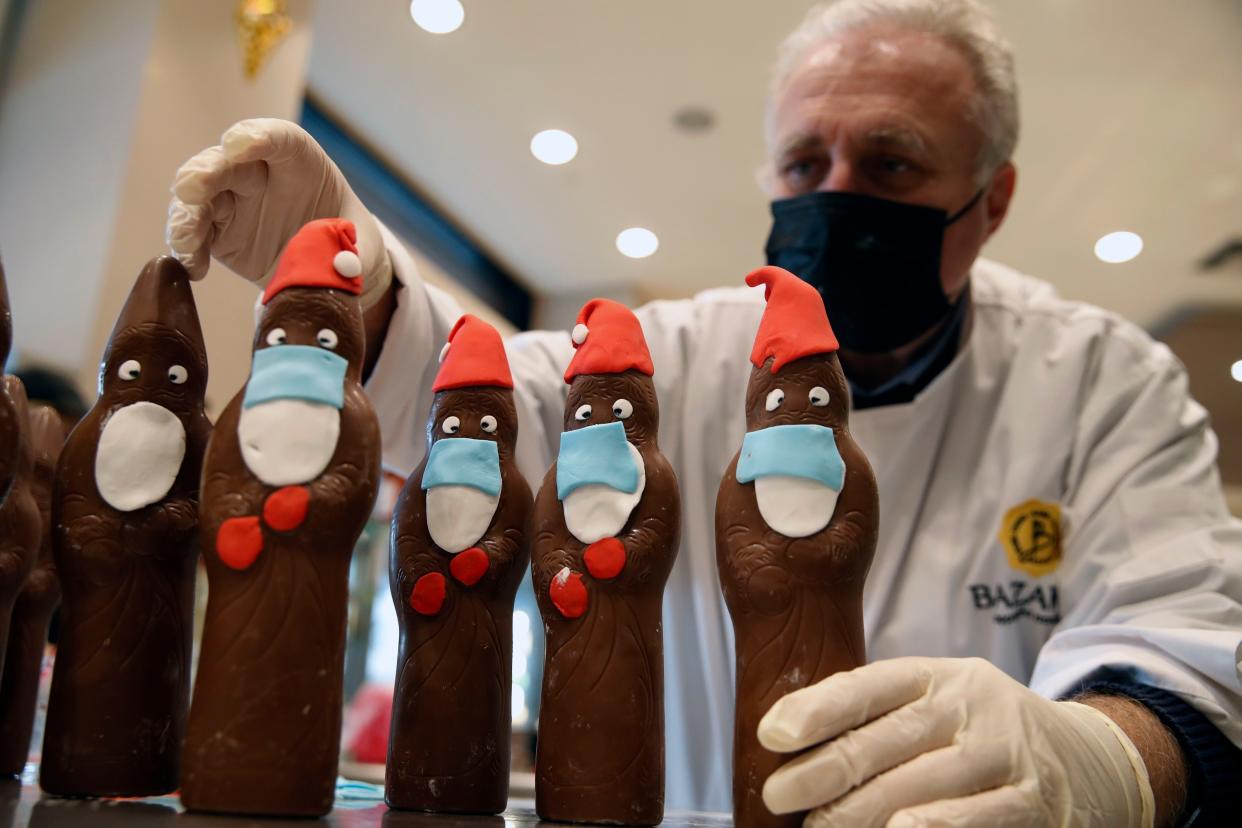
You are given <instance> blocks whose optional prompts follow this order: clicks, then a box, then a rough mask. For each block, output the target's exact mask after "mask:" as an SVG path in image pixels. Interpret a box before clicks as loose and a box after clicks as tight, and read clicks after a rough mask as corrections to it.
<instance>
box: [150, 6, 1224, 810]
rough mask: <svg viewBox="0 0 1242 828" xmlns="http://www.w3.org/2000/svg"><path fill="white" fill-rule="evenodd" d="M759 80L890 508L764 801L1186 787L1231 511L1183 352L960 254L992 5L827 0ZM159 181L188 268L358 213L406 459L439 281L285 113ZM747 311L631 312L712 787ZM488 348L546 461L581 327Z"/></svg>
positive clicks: (684, 692)
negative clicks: (854, 643) (729, 469)
mask: <svg viewBox="0 0 1242 828" xmlns="http://www.w3.org/2000/svg"><path fill="white" fill-rule="evenodd" d="M769 113H770V116H769V123H768V131H769V141H770V147H771V168H770V176H769V182H770V189H771V195H772V197H773V199H774V203H773V215H774V225H773V230H772V235H771V238H770V239H769V242H768V257H769V261H771V262H773V263H776V264H780V265H783V266H785V267H787V268H789V269H791V270H794V272H796V273H798V275H800V276H801V277H802V278H804V279H806V280H808V281H810V282H811V283H813V284H815V285H816V286H817V287H819V288H821V290H822V292H823V294H824V296H825V302H826V305H827V307H828V312H829V316H830V318H831V319H832V323H833V326H834V328H835V329H836V331H837V334H838V337H839V339H840V340H841V346H842V349H841V352H840V357H841V363H842V365H843V366H844V368H845V371H846V373H847V376H848V377H849V379H850V380H851V384H852V386H853V391H854V396H855V411H854V413H853V414H852V415H851V422H852V431H853V433H854V435H855V437H856V439H858V440H859V442H860V443H861V444H862V446H863V448H864V449H865V450H866V452H867V454H868V456H869V458H870V459H871V462H872V465H873V467H874V468H875V472H876V477H877V480H878V483H879V488H880V496H881V516H882V517H881V530H880V540H879V546H878V549H877V554H876V558H875V565H874V566H873V568H872V571H871V574H870V576H869V579H868V585H867V592H866V595H865V621H866V627H867V642H868V648H869V655H870V657H871V659H872V660H873V661H874V662H875V663H873V664H870V665H868V666H866V667H863V668H860V669H858V670H855V671H852V672H850V673H846V674H841V675H838V676H833V677H832V678H830V679H828V680H827V681H826V682H824V683H822V684H821V685H816V686H813V687H810V688H807V689H805V690H803V691H799V692H798V693H796V694H792V695H791V696H789V697H786V698H785V699H783V700H782V701H781V702H778V703H777V704H776V705H775V706H774V708H773V709H772V711H771V712H770V713H769V714H768V716H767V718H765V720H764V721H763V723H762V724H761V726H760V738H761V740H762V741H763V743H764V744H765V745H766V746H768V747H769V748H770V749H774V750H782V751H790V752H793V751H799V750H802V749H804V748H813V749H812V750H810V751H808V752H807V753H805V754H803V755H802V756H801V757H800V758H799V759H797V760H794V761H793V762H791V763H789V764H788V765H786V766H785V768H783V769H782V770H781V771H778V773H777V774H775V775H774V776H773V777H772V778H771V780H770V781H769V783H768V785H767V788H766V789H765V799H766V802H767V803H768V805H769V807H771V808H772V809H773V810H778V811H795V810H800V809H808V808H813V809H816V810H814V811H813V823H814V824H820V825H881V824H885V823H887V824H890V825H916V824H923V823H925V822H926V823H933V822H934V823H936V824H951V825H966V824H976V825H997V824H1022V825H1043V824H1055V825H1060V824H1065V825H1110V826H1111V825H1151V824H1153V821H1154V823H1155V824H1157V825H1167V824H1173V823H1174V821H1175V820H1176V819H1178V817H1179V815H1183V816H1184V817H1186V816H1189V815H1190V813H1191V812H1192V811H1193V809H1195V808H1201V809H1203V810H1204V811H1205V814H1206V812H1207V811H1208V810H1209V809H1211V808H1213V807H1217V806H1218V802H1217V800H1218V799H1220V800H1223V798H1224V797H1225V796H1227V795H1229V790H1228V774H1229V773H1230V772H1231V770H1230V769H1231V768H1233V767H1235V766H1234V765H1232V764H1231V763H1233V762H1236V760H1237V755H1238V753H1237V748H1235V747H1234V745H1236V744H1240V743H1242V721H1240V719H1239V717H1240V715H1242V680H1240V678H1239V667H1238V659H1237V654H1238V650H1239V646H1240V644H1242V561H1240V560H1239V557H1238V554H1239V553H1238V549H1239V546H1240V545H1242V526H1240V525H1239V523H1238V522H1237V521H1235V520H1233V519H1232V518H1230V517H1229V516H1228V514H1227V511H1226V509H1225V505H1224V502H1223V498H1222V496H1221V490H1220V483H1219V480H1218V475H1217V472H1216V469H1215V452H1216V440H1215V437H1214V435H1213V434H1212V432H1211V430H1210V428H1209V427H1208V424H1207V418H1206V414H1205V412H1204V411H1203V410H1202V408H1200V407H1199V406H1198V405H1197V404H1196V403H1194V401H1193V400H1191V399H1190V398H1189V397H1188V395H1187V390H1186V379H1185V374H1184V371H1183V370H1182V368H1181V366H1180V364H1179V363H1178V362H1177V360H1176V359H1175V358H1174V357H1173V356H1172V355H1171V354H1170V352H1169V351H1168V350H1167V349H1166V348H1164V347H1163V346H1161V345H1158V344H1155V343H1153V342H1152V341H1151V340H1150V339H1149V338H1148V337H1146V336H1145V335H1144V334H1143V333H1142V332H1140V331H1139V330H1138V329H1136V328H1135V327H1133V326H1132V325H1129V324H1127V323H1126V322H1124V321H1123V320H1121V319H1118V318H1117V317H1116V316H1114V315H1112V314H1109V313H1107V312H1105V311H1102V310H1099V309H1096V308H1091V307H1088V306H1085V305H1081V304H1078V303H1072V302H1067V301H1064V300H1061V299H1059V298H1058V297H1057V296H1056V295H1055V294H1054V293H1053V291H1052V290H1051V288H1050V287H1049V286H1047V285H1045V284H1043V283H1041V282H1038V281H1035V280H1033V279H1030V278H1028V277H1025V276H1022V275H1019V274H1017V273H1015V272H1013V271H1011V270H1009V269H1006V268H1004V267H1002V266H1000V265H997V264H995V263H992V262H988V261H985V260H980V259H978V258H977V257H978V254H979V251H980V249H981V247H982V245H983V244H984V242H985V241H986V240H987V238H988V237H989V236H990V235H991V234H992V233H993V232H995V230H996V229H997V228H998V227H999V226H1000V224H1001V222H1002V221H1003V219H1004V217H1005V214H1006V211H1007V208H1008V206H1009V201H1010V198H1011V197H1012V195H1013V191H1014V185H1015V171H1014V167H1013V165H1012V163H1011V162H1010V158H1011V155H1012V152H1013V148H1014V144H1015V142H1016V137H1017V114H1016V113H1017V106H1016V93H1015V85H1014V80H1013V73H1012V59H1011V56H1010V52H1009V50H1008V47H1007V46H1006V45H1005V43H1004V42H1003V40H1001V39H1000V37H999V35H998V34H997V33H996V31H995V30H994V27H993V25H992V22H991V19H990V17H989V16H988V15H987V14H986V12H984V11H983V10H982V8H981V7H980V6H979V5H978V4H977V2H976V0H842V2H839V3H837V4H835V5H831V6H827V7H820V8H817V9H815V10H813V11H812V12H811V13H810V14H809V15H808V17H807V19H806V21H805V22H804V24H803V25H802V26H801V27H800V28H799V29H798V30H797V31H795V32H794V33H793V34H792V35H790V37H789V38H788V39H787V40H786V42H785V44H784V45H783V47H782V52H781V57H780V59H779V61H778V65H777V71H776V75H775V79H774V85H773V89H772V94H771V100H770V106H769ZM174 194H175V196H176V198H175V199H174V201H173V205H172V208H171V212H170V219H169V240H170V244H171V246H172V248H173V249H174V251H176V252H177V254H178V255H179V256H181V257H182V259H183V260H184V261H186V262H187V264H188V265H189V266H190V268H191V270H192V272H194V273H195V274H196V275H201V274H202V273H203V272H204V271H205V270H206V267H207V264H208V259H209V257H210V256H214V257H215V258H217V259H219V260H220V261H222V262H223V263H224V264H226V265H227V266H229V267H230V268H232V269H233V270H234V271H236V272H238V273H239V274H241V275H243V276H245V277H247V278H249V279H252V280H255V281H260V282H261V281H262V280H263V279H264V278H265V277H266V276H267V275H268V274H270V272H271V270H272V267H273V265H274V262H275V260H276V256H277V254H278V252H279V250H280V248H281V246H282V245H283V243H284V241H285V240H286V239H287V238H288V236H289V235H290V234H291V233H292V232H293V231H294V230H296V229H297V227H298V226H299V225H300V224H301V223H302V222H304V221H306V220H308V219H310V218H314V217H318V216H325V215H336V214H339V215H343V216H345V217H347V218H350V219H352V220H354V222H355V223H357V224H358V227H359V248H360V250H361V251H362V252H363V256H364V267H365V271H364V272H365V274H366V276H365V294H364V301H365V303H366V304H367V306H368V307H369V308H370V310H369V312H368V333H369V336H370V342H369V344H370V346H371V350H370V353H371V354H372V357H371V361H372V362H371V366H372V369H373V370H372V371H371V374H370V380H369V383H368V386H367V390H368V392H369V393H370V395H371V397H372V399H373V401H374V403H375V406H376V409H377V411H378V412H379V414H380V418H381V423H382V426H383V432H384V456H385V460H386V462H387V463H389V464H390V465H391V466H393V467H394V468H396V469H399V470H402V471H408V470H409V469H412V468H413V467H414V466H415V465H416V463H417V462H418V461H419V459H420V455H421V451H422V448H421V447H422V441H421V438H420V437H419V436H418V434H417V431H418V429H419V427H420V424H421V423H422V422H423V420H424V417H425V414H426V411H427V409H428V406H429V404H430V394H431V392H430V385H431V379H432V377H433V375H434V373H435V369H436V365H435V353H436V349H437V345H438V343H440V342H442V341H443V340H444V338H445V336H446V334H447V333H448V330H449V328H450V327H451V325H452V324H453V322H454V321H455V319H456V318H457V316H458V315H459V309H458V308H457V307H456V305H455V304H454V303H453V302H452V300H450V299H449V298H448V297H446V296H445V295H444V294H443V293H441V292H439V291H436V290H434V289H432V288H429V287H427V286H425V285H423V284H422V283H421V282H420V281H419V279H418V277H417V275H416V274H415V273H414V269H413V266H412V264H411V262H410V260H409V258H408V257H407V256H406V255H405V253H404V252H403V251H402V250H401V247H400V245H399V244H398V242H397V241H396V239H394V238H393V237H391V236H390V235H388V234H387V231H386V230H384V229H383V228H381V227H380V226H379V225H378V223H377V222H376V221H375V220H374V219H373V218H372V217H371V216H370V214H369V213H368V212H367V211H366V209H365V207H363V206H362V205H361V204H360V203H359V202H358V199H357V198H356V197H355V196H354V195H353V193H352V192H351V191H350V189H349V187H348V185H347V184H346V183H345V182H344V180H343V178H342V177H341V175H340V173H339V171H337V169H336V168H335V166H334V165H333V164H332V163H331V161H330V160H329V159H327V157H326V156H325V155H324V154H323V152H322V151H321V150H320V149H319V148H318V147H317V146H316V145H315V144H314V142H313V141H311V139H310V138H309V136H307V135H306V134H305V133H304V132H302V131H301V130H300V129H298V128H297V127H295V126H293V125H290V124H286V123H283V122H277V121H248V122H243V123H241V124H238V125H236V126H235V127H233V128H232V129H230V130H229V131H228V132H226V133H225V135H224V137H223V139H222V146H219V147H212V148H210V149H208V150H205V151H204V152H203V153H200V154H199V155H198V156H196V157H195V158H193V159H191V160H190V161H189V162H187V164H186V165H185V166H184V167H183V168H182V170H181V171H180V172H179V173H178V176H177V180H176V182H175V185H174ZM919 208H923V209H919ZM739 279H740V273H739ZM762 310H763V302H762V294H761V293H759V292H757V291H756V292H752V291H750V290H748V289H746V288H724V289H718V290H712V291H707V292H705V293H703V294H700V295H699V296H697V297H695V298H694V299H693V300H686V301H680V302H657V303H652V304H650V305H647V306H645V307H642V308H640V309H638V311H637V313H638V316H639V318H640V320H641V321H642V324H643V328H644V331H645V333H646V336H647V340H648V343H649V345H650V349H651V354H652V358H653V361H654V363H655V365H656V366H657V371H656V376H655V380H656V384H657V390H658V393H659V395H660V405H661V412H662V414H663V417H662V423H661V425H662V433H661V435H660V440H661V444H662V445H665V446H667V450H668V452H669V456H670V459H671V460H672V462H673V464H674V466H675V468H676V471H677V473H678V477H679V479H680V481H681V485H682V497H683V503H684V512H685V516H684V529H683V543H682V548H681V552H680V556H679V559H678V562H677V565H676V568H675V569H674V572H673V575H672V578H671V579H670V582H669V588H668V593H667V595H668V598H667V600H666V651H667V656H666V658H667V665H668V666H667V669H666V673H667V676H668V680H667V690H666V693H667V706H668V751H669V762H668V764H669V777H670V782H669V801H670V805H673V806H677V807H700V808H702V807H709V808H716V809H727V807H728V794H727V791H728V786H729V775H728V757H729V739H730V735H729V734H730V726H731V714H732V707H733V704H732V698H731V690H732V681H731V663H730V662H731V641H730V640H729V633H728V622H727V619H726V616H725V615H724V608H723V605H722V601H721V599H720V596H719V594H718V591H717V589H716V584H717V582H716V576H715V562H714V559H713V553H712V550H713V538H712V515H713V506H714V497H715V493H716V488H717V484H718V482H719V479H720V475H721V473H722V472H723V470H724V469H725V466H726V465H727V463H728V460H729V455H730V453H731V452H732V450H733V449H734V448H735V447H736V446H737V445H738V444H739V441H740V439H741V436H742V434H743V431H744V422H743V411H742V405H741V402H742V400H743V397H744V388H745V384H746V378H747V376H748V374H749V363H748V361H747V356H748V353H749V349H750V344H751V340H752V336H753V332H754V331H755V328H756V325H757V323H758V320H759V317H760V315H761V313H762ZM508 347H509V351H510V362H511V364H512V368H513V375H514V378H515V381H516V386H517V399H518V409H519V416H520V419H521V429H522V431H521V439H520V441H519V447H518V457H519V463H520V465H521V468H522V470H523V473H524V474H526V475H527V476H528V478H529V479H530V480H538V479H539V477H540V476H541V475H542V474H543V472H544V471H545V470H546V469H547V467H548V466H549V465H550V463H551V461H552V458H553V456H554V453H555V449H556V438H557V436H558V435H559V432H560V417H561V411H562V405H563V400H564V384H563V383H562V381H561V372H562V371H563V369H564V366H565V365H566V364H568V362H569V359H570V356H571V353H572V350H571V348H572V346H571V343H570V338H569V336H568V334H566V333H527V334H521V335H518V336H516V337H514V338H513V339H511V340H510V341H509V343H508ZM910 654H919V655H920V656H922V657H921V658H899V657H900V656H909V655H910ZM972 656H973V657H977V658H970V657H972ZM1024 685H1029V686H1030V688H1031V689H1028V688H1027V687H1026V686H1024ZM1071 696H1076V701H1060V699H1068V698H1069V697H1071ZM1052 700H1057V701H1052ZM1231 742H1232V744H1231ZM1188 795H1189V797H1190V806H1189V807H1190V809H1191V810H1189V811H1186V810H1185V809H1184V807H1183V806H1184V804H1185V803H1186V801H1187V796H1188ZM1184 811H1185V813H1183V812H1184ZM890 820H891V821H890Z"/></svg>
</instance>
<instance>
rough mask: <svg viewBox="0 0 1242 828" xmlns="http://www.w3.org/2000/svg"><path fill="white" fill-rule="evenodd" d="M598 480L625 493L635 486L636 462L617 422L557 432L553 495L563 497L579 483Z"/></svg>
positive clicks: (620, 425)
mask: <svg viewBox="0 0 1242 828" xmlns="http://www.w3.org/2000/svg"><path fill="white" fill-rule="evenodd" d="M593 483H601V484H603V485H605V486H609V487H610V488H613V489H616V490H617V491H620V492H625V493H626V494H633V493H634V492H635V491H637V490H638V464H637V463H636V462H635V461H634V454H633V452H632V451H630V443H629V441H628V440H627V439H626V438H625V426H624V425H622V424H621V423H620V422H616V421H614V422H611V423H603V424H601V425H593V426H586V427H585V428H577V429H574V430H573V431H564V432H561V451H560V454H558V455H557V458H556V496H557V498H558V499H560V500H564V499H565V498H566V497H568V496H569V495H570V494H572V493H573V491H574V490H575V489H577V488H579V487H580V486H587V485H590V484H593Z"/></svg>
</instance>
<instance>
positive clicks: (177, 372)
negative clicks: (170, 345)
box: [168, 365, 190, 385]
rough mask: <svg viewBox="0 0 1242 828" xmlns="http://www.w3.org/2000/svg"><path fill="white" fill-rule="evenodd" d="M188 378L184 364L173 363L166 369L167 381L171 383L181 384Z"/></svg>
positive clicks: (188, 373)
mask: <svg viewBox="0 0 1242 828" xmlns="http://www.w3.org/2000/svg"><path fill="white" fill-rule="evenodd" d="M189 378H190V372H189V371H187V370H185V366H184V365H174V366H173V367H171V368H169V369H168V381H169V382H171V383H172V384H173V385H182V384H184V383H185V381H186V380H188V379H189Z"/></svg>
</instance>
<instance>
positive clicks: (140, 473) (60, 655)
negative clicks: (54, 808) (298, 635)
mask: <svg viewBox="0 0 1242 828" xmlns="http://www.w3.org/2000/svg"><path fill="white" fill-rule="evenodd" d="M206 388H207V352H206V348H205V347H204V344H203V335H202V330H201V329H200V327H199V322H198V311H197V309H196V308H195V305H194V295H193V293H192V292H191V290H190V278H189V275H188V274H187V273H186V271H185V268H183V267H182V266H181V264H180V263H178V262H177V261H176V260H175V259H172V258H170V257H166V256H161V257H158V258H156V259H153V260H152V261H150V262H149V263H148V264H147V266H146V267H145V268H143V271H142V273H141V274H140V275H139V276H138V279H137V281H136V282H135V283H134V287H133V289H132V290H131V292H130V294H129V299H128V300H127V301H126V303H125V307H124V308H123V309H122V311H121V315H120V318H119V319H118V320H117V322H116V327H115V328H113V331H112V336H111V338H110V339H109V341H108V347H107V350H106V351H105V352H104V357H103V362H102V364H101V366H100V372H99V399H98V400H97V401H96V402H95V405H94V406H93V407H92V408H91V410H90V411H89V412H87V414H86V416H85V417H84V418H83V419H82V421H81V422H79V423H78V425H77V426H76V427H75V428H74V429H73V432H72V433H71V434H70V435H69V437H68V439H67V440H66V441H65V446H64V450H63V451H62V452H61V456H60V462H59V464H58V466H57V471H56V485H55V493H54V496H53V504H52V519H53V525H54V534H53V557H54V559H55V562H56V570H57V572H58V574H59V576H60V584H61V590H62V592H63V605H62V608H61V621H60V642H59V645H58V647H57V652H56V666H55V669H54V671H53V675H52V690H51V697H50V700H49V702H48V715H47V730H46V731H45V733H44V737H43V764H42V767H41V769H40V772H39V783H40V784H41V785H42V786H43V789H44V790H45V791H47V792H48V793H52V794H59V795H63V796H147V795H154V794H163V793H168V792H170V791H173V790H175V789H176V788H177V784H178V780H179V775H180V761H179V757H180V746H181V737H182V734H183V732H184V726H185V715H186V703H187V701H188V695H189V688H190V646H191V637H192V634H193V619H192V613H193V608H194V566H195V556H196V554H197V551H198V547H197V543H196V541H197V534H196V532H197V527H198V483H199V470H200V468H201V463H202V456H203V451H204V450H205V448H206V446H207V441H208V439H209V437H210V435H211V423H210V422H209V421H208V420H207V415H206V414H204V413H203V394H204V392H205V391H206Z"/></svg>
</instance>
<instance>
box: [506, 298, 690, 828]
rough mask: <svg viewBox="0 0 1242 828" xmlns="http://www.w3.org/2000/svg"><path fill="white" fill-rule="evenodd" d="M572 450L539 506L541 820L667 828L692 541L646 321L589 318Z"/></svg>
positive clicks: (567, 445) (572, 395) (604, 303)
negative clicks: (681, 545) (672, 701)
mask: <svg viewBox="0 0 1242 828" xmlns="http://www.w3.org/2000/svg"><path fill="white" fill-rule="evenodd" d="M572 339H573V342H574V347H575V348H576V349H577V351H576V353H575V354H574V358H573V361H572V362H570V364H569V369H568V370H567V371H566V372H565V381H566V382H567V383H569V397H568V400H567V401H566V405H565V431H564V432H563V433H562V434H561V446H560V453H559V455H558V457H557V461H556V463H555V464H553V466H552V468H551V469H550V470H549V471H548V474H547V477H546V478H545V479H544V481H543V486H542V487H541V488H540V490H539V496H538V498H537V500H536V503H535V539H534V543H533V546H532V550H531V555H532V561H531V566H532V573H533V576H534V586H535V595H536V598H537V599H538V601H539V610H540V613H541V614H542V615H543V621H544V629H545V630H546V634H547V654H546V658H545V664H544V672H543V693H542V696H541V699H542V703H541V709H540V711H539V744H538V758H537V760H536V763H535V798H536V809H537V810H538V812H539V816H540V817H542V818H544V819H554V820H562V821H571V822H612V823H624V824H629V825H655V824H657V823H658V822H660V820H661V819H662V818H663V814H664V672H663V666H664V654H663V653H664V646H663V638H662V633H661V598H662V596H663V593H664V584H665V582H666V581H667V580H668V575H669V572H670V571H671V570H672V567H673V559H674V557H675V555H676V551H677V542H678V537H679V535H680V532H681V500H680V496H679V494H678V489H677V478H676V476H675V475H674V474H673V469H672V466H670V465H669V463H668V461H667V460H666V459H665V458H664V455H663V454H661V453H660V448H659V445H658V443H657V441H656V431H657V428H658V426H659V405H658V403H657V401H656V391H655V383H654V382H653V381H652V379H651V377H652V374H653V368H652V364H651V356H650V354H649V353H648V352H647V343H646V340H645V339H644V338H643V332H642V328H641V327H640V326H639V324H638V319H637V318H636V317H635V316H634V314H633V313H631V312H630V310H629V309H628V308H626V307H625V306H623V305H619V304H617V303H616V302H612V301H609V300H606V299H593V300H591V301H590V302H588V303H587V304H586V305H585V306H584V307H583V308H582V310H581V311H580V312H579V314H578V323H577V325H575V326H574V329H573V333H572Z"/></svg>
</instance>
